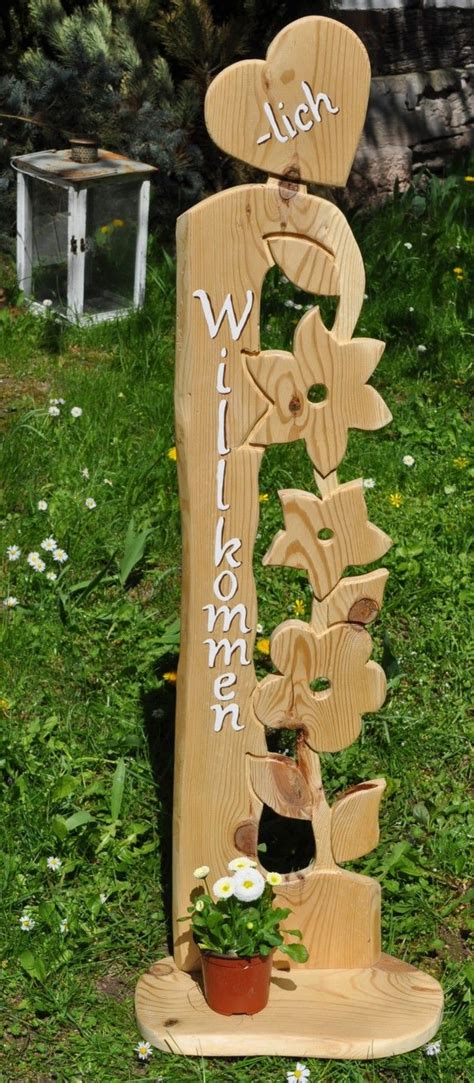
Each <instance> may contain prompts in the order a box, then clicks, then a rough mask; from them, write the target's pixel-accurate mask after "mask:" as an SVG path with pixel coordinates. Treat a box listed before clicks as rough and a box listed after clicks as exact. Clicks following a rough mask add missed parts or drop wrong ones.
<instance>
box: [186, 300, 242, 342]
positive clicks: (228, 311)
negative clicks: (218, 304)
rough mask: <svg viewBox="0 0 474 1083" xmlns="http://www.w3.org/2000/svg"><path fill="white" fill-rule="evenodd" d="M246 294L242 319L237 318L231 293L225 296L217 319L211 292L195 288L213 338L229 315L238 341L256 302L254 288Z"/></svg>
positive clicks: (230, 324)
mask: <svg viewBox="0 0 474 1083" xmlns="http://www.w3.org/2000/svg"><path fill="white" fill-rule="evenodd" d="M245 296H246V298H247V300H246V303H245V308H244V309H243V311H242V315H241V317H240V320H237V316H236V314H235V309H234V304H233V301H232V294H231V293H228V294H227V297H226V298H225V301H224V304H223V305H222V308H221V310H220V312H219V315H218V317H217V320H216V319H215V317H214V312H213V308H212V305H211V302H210V300H209V294H207V293H206V292H205V290H195V291H194V293H193V297H198V298H199V300H200V302H201V305H202V311H203V314H204V319H205V321H206V323H207V329H208V331H209V334H210V336H211V338H215V337H216V335H217V333H218V331H219V328H220V326H221V324H222V323H223V321H224V319H225V317H226V316H227V319H228V321H229V327H230V333H231V335H232V339H233V341H234V342H237V339H239V338H240V336H241V334H242V331H243V329H244V327H245V324H246V323H247V320H248V318H249V316H250V313H251V311H252V307H253V302H254V295H253V293H252V290H247V292H246V294H245Z"/></svg>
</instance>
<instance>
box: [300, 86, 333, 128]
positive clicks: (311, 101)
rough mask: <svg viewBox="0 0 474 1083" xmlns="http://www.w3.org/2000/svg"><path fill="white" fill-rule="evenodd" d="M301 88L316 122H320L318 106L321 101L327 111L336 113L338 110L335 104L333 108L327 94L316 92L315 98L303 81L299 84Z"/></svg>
mask: <svg viewBox="0 0 474 1083" xmlns="http://www.w3.org/2000/svg"><path fill="white" fill-rule="evenodd" d="M301 88H302V90H303V93H304V94H305V96H306V101H307V102H308V105H309V107H310V109H311V111H312V113H313V115H314V119H315V121H316V123H317V124H320V123H321V114H320V112H319V106H320V104H321V103H324V105H325V106H326V109H327V111H328V113H338V112H339V106H338V105H336V107H335V108H334V107H333V105H332V103H331V100H330V98H328V96H327V94H318V95H317V97H316V98H315V97H314V95H313V91H312V90H311V87H310V85H309V83H304V82H303V83H302V84H301Z"/></svg>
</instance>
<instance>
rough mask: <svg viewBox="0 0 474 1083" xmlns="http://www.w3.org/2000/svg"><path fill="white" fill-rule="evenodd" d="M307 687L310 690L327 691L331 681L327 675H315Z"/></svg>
mask: <svg viewBox="0 0 474 1083" xmlns="http://www.w3.org/2000/svg"><path fill="white" fill-rule="evenodd" d="M309 687H310V689H311V691H312V692H327V690H328V689H329V688H330V687H331V681H328V679H327V677H315V679H314V681H311V682H310V686H309Z"/></svg>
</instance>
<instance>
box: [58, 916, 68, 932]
mask: <svg viewBox="0 0 474 1083" xmlns="http://www.w3.org/2000/svg"><path fill="white" fill-rule="evenodd" d="M59 932H60V933H63V934H64V933H68V932H69V922H68V920H67V918H63V919H62V921H60V923H59Z"/></svg>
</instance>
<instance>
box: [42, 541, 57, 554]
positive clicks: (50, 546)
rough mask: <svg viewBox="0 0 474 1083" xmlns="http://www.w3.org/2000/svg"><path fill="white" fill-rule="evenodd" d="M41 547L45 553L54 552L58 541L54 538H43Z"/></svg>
mask: <svg viewBox="0 0 474 1083" xmlns="http://www.w3.org/2000/svg"><path fill="white" fill-rule="evenodd" d="M41 548H42V549H44V551H45V553H54V550H55V549H57V548H58V543H57V541H56V539H55V538H51V537H49V538H43V541H42V542H41Z"/></svg>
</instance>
